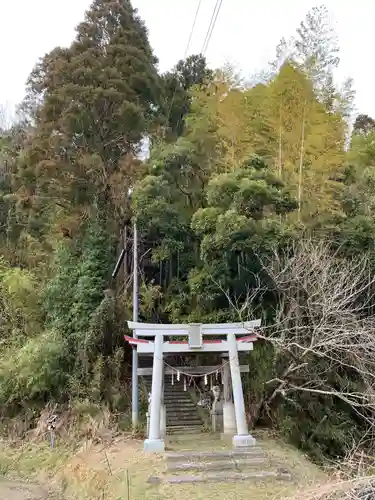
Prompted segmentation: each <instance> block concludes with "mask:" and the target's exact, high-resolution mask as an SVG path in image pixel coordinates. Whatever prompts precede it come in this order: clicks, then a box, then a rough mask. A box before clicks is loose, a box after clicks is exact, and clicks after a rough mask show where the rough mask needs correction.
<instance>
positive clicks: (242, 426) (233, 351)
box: [227, 333, 256, 448]
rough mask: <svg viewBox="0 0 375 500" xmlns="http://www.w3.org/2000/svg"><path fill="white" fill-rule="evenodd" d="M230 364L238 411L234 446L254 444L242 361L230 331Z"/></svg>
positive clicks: (235, 407)
mask: <svg viewBox="0 0 375 500" xmlns="http://www.w3.org/2000/svg"><path fill="white" fill-rule="evenodd" d="M227 339H228V351H229V366H230V373H231V378H232V390H233V401H234V410H235V413H236V424H237V434H236V435H235V436H234V437H233V446H234V448H244V447H248V446H254V445H255V444H256V441H255V439H254V438H253V436H251V434H249V429H248V426H247V422H246V410H245V401H244V397H243V389H242V381H241V371H240V363H239V359H238V348H237V341H236V336H235V335H234V334H233V333H228V337H227Z"/></svg>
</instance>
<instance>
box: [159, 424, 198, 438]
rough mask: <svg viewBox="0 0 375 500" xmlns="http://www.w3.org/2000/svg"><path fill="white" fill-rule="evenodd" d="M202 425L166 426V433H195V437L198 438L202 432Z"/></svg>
mask: <svg viewBox="0 0 375 500" xmlns="http://www.w3.org/2000/svg"><path fill="white" fill-rule="evenodd" d="M201 431H202V425H180V426H178V425H174V426H171V427H169V426H167V434H168V435H175V434H182V435H186V434H189V435H190V434H195V435H196V436H197V438H198V439H199V436H200V435H201V434H202V432H201Z"/></svg>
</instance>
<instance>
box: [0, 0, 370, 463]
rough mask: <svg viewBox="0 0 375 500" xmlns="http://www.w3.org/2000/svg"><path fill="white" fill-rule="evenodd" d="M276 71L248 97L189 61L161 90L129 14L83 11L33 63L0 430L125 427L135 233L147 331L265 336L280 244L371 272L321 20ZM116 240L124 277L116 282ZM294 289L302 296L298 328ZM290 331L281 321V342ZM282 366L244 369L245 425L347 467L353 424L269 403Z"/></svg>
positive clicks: (279, 359) (363, 151)
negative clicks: (90, 419)
mask: <svg viewBox="0 0 375 500" xmlns="http://www.w3.org/2000/svg"><path fill="white" fill-rule="evenodd" d="M278 56H279V59H278V61H276V62H275V64H274V67H273V74H272V75H271V77H270V78H268V79H267V81H264V82H263V83H259V84H257V85H255V86H253V87H246V86H245V85H244V83H243V82H242V80H241V78H239V77H238V75H236V74H235V72H234V71H233V70H232V69H231V68H229V67H226V68H224V69H220V70H216V71H212V70H211V69H209V68H208V67H207V65H206V61H205V59H204V57H203V56H201V55H196V56H190V57H188V58H187V59H186V60H185V61H180V62H179V63H178V64H177V65H176V67H175V68H174V69H173V70H172V71H170V72H168V73H166V74H164V75H159V74H158V71H157V66H156V62H157V61H156V58H155V57H154V55H153V52H152V49H151V47H150V45H149V42H148V38H147V30H146V28H145V26H144V24H143V23H142V21H141V20H140V19H139V17H138V16H137V13H136V11H135V10H134V9H133V8H132V6H131V3H130V2H129V1H128V0H94V2H93V4H92V5H91V7H90V9H89V10H88V11H87V12H86V15H85V19H84V21H83V22H82V23H81V24H79V26H78V27H77V32H76V37H75V39H74V41H73V42H72V43H71V45H70V46H69V47H67V48H59V47H58V48H56V49H54V50H53V51H51V52H50V53H48V54H47V55H45V56H44V57H43V58H42V59H41V60H40V61H39V62H38V64H37V65H36V67H35V68H34V70H33V72H32V73H31V75H30V78H29V81H28V89H27V92H28V93H27V96H26V99H25V102H24V103H23V110H24V111H25V112H26V114H27V116H28V118H29V122H26V123H20V124H18V125H17V126H15V127H13V128H11V129H10V130H7V131H6V132H4V131H0V310H1V312H0V317H1V324H0V403H1V405H2V409H3V413H4V414H5V413H7V412H9V413H15V412H17V411H19V410H20V409H21V408H25V407H26V406H28V407H30V408H33V407H34V406H38V405H41V404H44V403H45V402H47V401H51V400H53V401H58V402H66V401H71V400H74V401H85V402H88V404H89V405H94V406H95V408H98V407H99V406H100V405H101V404H102V403H103V402H104V403H105V404H106V405H108V406H109V407H110V408H111V409H113V410H121V411H126V410H128V409H129V396H128V394H127V391H126V385H125V384H126V383H125V381H126V377H128V376H129V372H130V368H131V365H130V350H129V349H128V348H127V347H126V346H125V345H124V340H123V334H124V333H125V331H126V326H125V325H126V320H128V319H129V317H130V302H131V300H130V296H129V293H128V290H129V283H130V276H131V268H130V266H129V263H130V251H129V250H130V248H129V247H130V245H129V241H128V240H129V233H130V226H131V224H130V221H131V220H132V218H136V221H137V226H138V230H139V237H140V262H139V266H140V281H141V286H140V314H141V318H142V319H143V320H144V321H157V322H183V321H193V322H210V323H214V322H225V321H237V320H238V319H241V320H243V319H247V318H248V317H253V316H258V317H262V320H263V323H264V324H265V326H266V327H267V329H269V328H271V327H274V325H275V323H276V324H277V321H279V320H280V314H281V313H282V312H283V310H282V308H281V305H280V304H284V303H283V302H282V300H281V293H280V290H279V291H277V290H276V289H275V286H274V283H273V281H272V278H271V277H270V275H269V274H267V273H266V272H265V268H264V263H265V262H270V261H272V258H273V256H275V255H280V254H283V252H286V253H288V252H289V253H288V256H289V257H290V258H291V259H293V257H295V255H294V253H293V252H294V251H295V250H294V246H293V245H290V243H293V242H295V241H297V240H300V239H303V238H305V237H311V236H313V237H315V238H316V239H317V240H319V239H323V238H324V239H328V240H329V241H330V243H331V246H330V251H331V254H330V255H331V258H332V259H333V261H335V260H334V259H336V258H337V256H340V258H343V259H344V260H343V261H342V262H343V263H344V262H345V259H346V258H348V257H352V256H361V255H365V254H366V255H368V256H369V262H370V264H371V270H373V269H375V253H374V237H373V235H374V234H375V217H374V216H375V212H374V210H375V201H374V200H375V197H374V196H375V194H374V193H375V176H374V171H373V169H374V167H375V149H374V144H375V136H374V134H375V132H374V121H373V120H372V118H371V117H368V116H366V115H362V116H360V117H358V118H357V120H356V124H355V127H354V132H353V136H352V140H351V143H350V149H349V151H348V152H347V151H346V150H345V139H346V133H347V123H346V121H345V119H344V118H345V117H346V116H347V112H348V110H350V107H351V103H352V98H353V91H352V87H351V82H350V81H347V82H346V84H345V85H344V88H343V89H341V90H340V91H339V90H338V89H337V88H336V86H335V83H334V81H333V68H334V67H336V65H337V63H338V47H337V44H336V40H335V36H334V33H333V32H332V30H331V27H330V26H329V23H328V16H327V11H326V9H325V8H316V9H313V10H312V11H311V12H310V13H309V14H308V16H307V18H306V20H305V21H304V22H303V23H302V24H301V26H300V28H299V30H298V31H297V34H296V37H295V38H294V39H292V40H290V41H289V45H288V43H282V44H281V45H280V47H279V54H278ZM145 138H147V139H149V142H150V146H151V151H150V158H149V159H148V160H147V161H144V162H141V161H140V160H139V159H137V158H136V157H137V154H138V153H139V152H140V149H141V142H142V140H143V139H145ZM129 188H131V189H132V197H131V200H130V197H129ZM297 200H298V202H297ZM133 220H134V219H133ZM124 227H126V238H127V250H128V252H127V260H126V262H125V263H124V266H123V268H121V270H120V271H119V273H118V277H117V279H111V278H110V273H111V272H112V270H113V266H114V263H115V257H116V255H115V254H116V252H117V254H118V252H119V251H120V250H121V249H122V247H123V244H122V243H121V244H119V246H118V248H116V244H117V243H118V242H119V241H120V240H121V241H123V240H124V239H125V238H124V237H125V234H124V233H125V231H124ZM130 237H131V236H130ZM371 272H372V271H371ZM124 281H125V283H124ZM307 285H308V280H307V278H306V279H305V280H302V279H301V281H300V282H298V283H297V284H296V285H295V290H296V291H297V292H298V293H297V298H296V297H294V302H293V301H292V302H293V304H294V305H296V309H293V310H292V311H293V314H296V311H299V310H300V309H299V308H300V305H301V304H300V302H299V300H303V298H304V297H305V295H306V288H307ZM250 298H251V300H250ZM284 298H285V297H284ZM297 299H298V300H297ZM288 300H289V299H288ZM288 300H286V302H285V304H284V305H285V306H286V305H287V304H289V302H288ZM366 300H367V301H368V302H367V303H368V310H370V309H371V308H372V309H373V307H374V304H373V303H372V302H373V299H372V296H371V294H369V297H367V299H366ZM366 314H367V313H366ZM297 316H298V314H297ZM299 320H300V318H299V317H297V320H296V316H293V317H292V318H288V321H289V323H288V325H289V332H288V334H289V335H290V331H291V322H292V321H297V322H298V321H299ZM303 320H304V325H305V326H306V325H310V320H311V318H310V319H309V318H308V317H304V318H303ZM294 354H295V353H294ZM291 357H292V354H291V353H290V352H285V351H282V350H281V349H278V348H277V346H276V347H275V344H272V343H267V342H259V344H258V346H257V347H256V349H255V351H254V353H252V354H251V361H250V366H251V372H250V374H249V376H248V378H247V380H246V384H245V387H246V392H245V398H246V403H247V406H248V408H249V410H250V413H251V421H252V423H253V424H254V425H256V424H257V423H258V422H261V423H262V424H267V425H272V426H275V427H277V428H278V429H280V430H281V431H282V432H284V433H285V434H286V435H287V436H288V437H289V438H290V439H291V441H293V442H294V443H296V444H298V445H299V446H301V447H302V448H303V449H304V450H306V451H308V452H309V453H311V454H312V455H313V456H314V457H315V458H317V459H319V460H320V459H321V458H322V456H326V455H342V454H344V452H345V446H346V444H347V442H348V439H347V437H345V436H346V434H347V432H349V430H350V429H351V437H352V438H353V439H357V438H358V436H359V435H360V432H361V431H362V430H363V421H362V420H360V419H359V418H358V416H355V415H353V412H352V411H351V410H350V408H348V405H343V404H342V402H339V403H338V402H337V400H336V399H335V398H333V397H331V396H329V395H322V394H320V395H316V394H310V393H308V392H301V393H297V392H296V393H295V394H293V395H292V396H291V397H288V398H287V399H283V398H282V397H281V396H280V394H281V393H280V394H279V393H278V392H276V393H274V390H275V387H274V383H271V382H270V381H274V380H278V378H279V377H280V376H282V374H283V373H284V371H285V369H286V368H287V367H288V363H290V361H291ZM305 359H307V363H309V366H313V367H315V366H319V368H322V369H323V371H324V373H325V374H326V375H325V383H329V384H331V385H334V384H336V385H337V386H338V387H352V388H353V387H354V390H356V391H361V390H363V387H362V386H361V384H358V381H357V380H356V379H355V377H354V376H353V374H352V373H351V372H350V371H349V370H343V373H340V374H337V373H334V370H333V369H331V368H330V366H328V365H325V364H324V362H323V361H322V360H319V359H317V358H316V357H315V358H314V357H313V356H311V355H310V354H309V351H308V349H307V352H306V358H305ZM320 363H322V364H320ZM293 373H294V372H293ZM299 375H300V374H299ZM296 376H297V375H296ZM311 376H312V377H316V381H315V382H316V384H319V383H320V382H321V379H320V378H319V376H318V371H317V370H312V372H311ZM300 377H301V380H302V381H301V380H298V382H301V383H303V382H304V381H305V380H306V373H305V372H304V373H302V375H300ZM304 377H305V378H304ZM314 380H315V379H314ZM124 387H125V389H124ZM145 405H146V403H145V401H143V406H145Z"/></svg>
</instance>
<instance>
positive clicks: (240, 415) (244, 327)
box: [125, 320, 261, 453]
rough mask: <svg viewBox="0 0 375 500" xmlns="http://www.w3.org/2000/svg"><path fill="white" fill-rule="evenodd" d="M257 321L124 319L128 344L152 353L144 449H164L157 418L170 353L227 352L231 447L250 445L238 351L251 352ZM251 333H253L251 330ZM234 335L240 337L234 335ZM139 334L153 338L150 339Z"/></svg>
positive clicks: (156, 450)
mask: <svg viewBox="0 0 375 500" xmlns="http://www.w3.org/2000/svg"><path fill="white" fill-rule="evenodd" d="M260 324H261V320H254V321H247V322H244V323H218V324H205V325H204V324H203V325H202V324H200V323H194V324H190V325H189V324H182V325H162V324H149V323H137V322H133V321H128V326H129V328H130V329H131V330H133V331H134V334H135V336H134V338H133V337H128V336H125V340H127V341H128V342H129V343H130V344H132V345H134V346H135V347H136V348H137V352H138V353H139V354H153V357H154V359H153V368H152V388H151V405H150V408H151V411H150V413H151V415H150V430H149V435H148V437H147V439H146V440H145V442H144V449H145V451H150V452H155V453H161V452H163V451H164V439H163V437H162V436H161V430H160V420H161V406H162V399H163V394H162V391H163V379H164V376H163V354H167V353H168V354H170V353H181V354H182V353H189V354H193V353H197V354H198V353H202V352H221V353H226V352H227V353H228V354H229V365H230V372H231V379H232V391H233V401H234V410H235V417H236V427H237V434H236V435H235V436H234V437H233V446H234V447H235V448H242V447H246V446H253V445H254V444H255V439H254V438H253V437H252V436H251V435H250V434H249V430H248V426H247V422H246V413H245V402H244V397H243V390H242V381H241V371H240V364H239V359H238V353H239V352H243V351H252V350H253V342H255V341H256V340H257V336H256V334H255V333H254V328H256V327H259V326H260ZM251 332H253V333H251ZM223 335H225V336H226V339H223V340H212V339H211V340H210V339H204V336H223ZM236 335H241V336H242V337H239V338H236ZM165 336H168V337H169V336H173V337H182V336H187V337H188V339H189V340H188V341H175V340H169V341H165V340H164V337H165ZM139 337H155V340H154V342H152V341H150V340H145V339H142V338H139Z"/></svg>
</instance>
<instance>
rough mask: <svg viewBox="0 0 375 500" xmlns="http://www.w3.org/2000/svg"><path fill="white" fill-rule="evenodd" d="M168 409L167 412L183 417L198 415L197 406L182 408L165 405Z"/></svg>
mask: <svg viewBox="0 0 375 500" xmlns="http://www.w3.org/2000/svg"><path fill="white" fill-rule="evenodd" d="M165 406H166V407H167V412H170V413H178V414H181V415H183V414H184V413H197V412H198V409H197V408H196V407H195V406H180V405H178V406H177V405H165Z"/></svg>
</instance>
